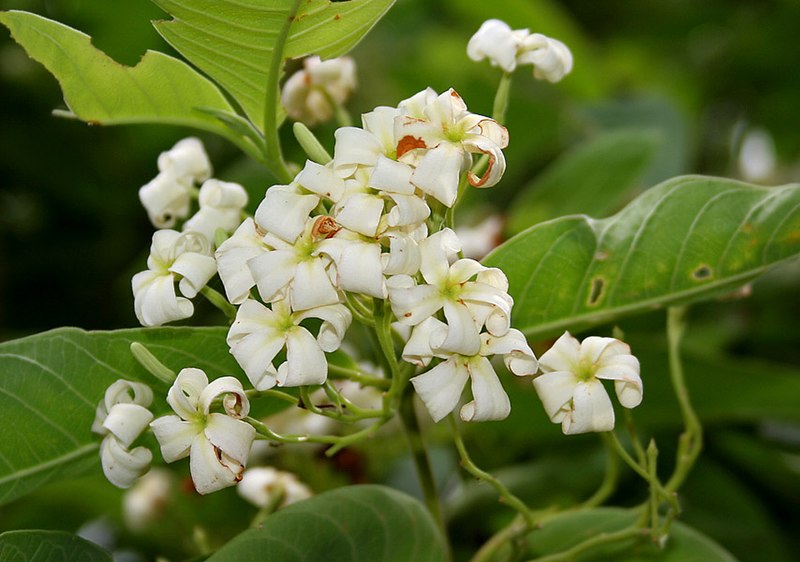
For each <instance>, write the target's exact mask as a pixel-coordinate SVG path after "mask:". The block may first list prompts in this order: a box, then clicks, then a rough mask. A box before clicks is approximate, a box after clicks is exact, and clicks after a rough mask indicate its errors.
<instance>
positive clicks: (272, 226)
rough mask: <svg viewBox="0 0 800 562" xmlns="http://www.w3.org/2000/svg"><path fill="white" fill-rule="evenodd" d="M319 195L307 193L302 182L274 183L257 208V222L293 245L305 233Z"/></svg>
mask: <svg viewBox="0 0 800 562" xmlns="http://www.w3.org/2000/svg"><path fill="white" fill-rule="evenodd" d="M318 204H319V196H317V195H314V194H311V193H304V192H303V191H302V189H301V188H300V186H299V185H297V184H296V183H293V184H291V185H273V186H272V187H270V188H269V189H268V190H267V193H266V194H265V195H264V200H263V201H262V202H261V204H260V205H259V206H258V209H256V215H255V218H256V223H258V225H259V226H260V227H261V228H263V229H264V230H266V231H267V232H269V233H270V234H273V235H275V236H277V237H278V238H280V239H282V240H283V241H285V242H288V243H289V244H292V243H294V241H295V240H297V237H298V236H300V234H302V232H303V229H304V228H305V226H306V223H307V222H308V217H309V215H310V214H311V211H313V210H314V208H315V207H316V206H317V205H318Z"/></svg>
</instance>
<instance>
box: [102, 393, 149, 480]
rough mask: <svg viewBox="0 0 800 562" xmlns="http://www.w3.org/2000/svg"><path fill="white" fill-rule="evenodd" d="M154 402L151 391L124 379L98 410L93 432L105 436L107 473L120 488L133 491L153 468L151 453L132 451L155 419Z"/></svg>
mask: <svg viewBox="0 0 800 562" xmlns="http://www.w3.org/2000/svg"><path fill="white" fill-rule="evenodd" d="M152 401H153V391H152V390H150V387H148V386H147V385H145V384H142V383H138V382H131V381H126V380H122V379H120V380H118V381H116V382H115V383H114V384H112V385H111V386H109V387H108V389H107V390H106V393H105V396H104V397H103V401H102V402H100V404H99V405H98V406H97V412H96V414H95V419H94V423H93V424H92V431H93V432H94V433H97V434H99V435H103V436H105V438H104V439H103V442H102V444H101V445H100V460H101V463H102V466H103V473H104V474H105V475H106V478H108V480H109V481H110V482H111V483H112V484H114V485H115V486H117V487H119V488H128V487H130V486H131V485H132V484H133V482H134V481H135V480H136V479H137V478H138V477H139V476H141V475H142V474H144V473H145V472H147V469H148V468H149V467H150V461H151V460H152V457H153V455H152V454H151V453H150V451H148V450H147V449H145V448H144V447H136V448H135V449H133V450H132V451H131V450H129V448H130V446H131V444H133V442H134V441H135V440H136V438H137V437H139V435H141V433H142V432H143V431H144V430H145V429H146V428H147V425H148V424H149V423H150V421H151V420H152V419H153V414H152V413H151V412H150V411H149V410H148V409H147V407H148V406H150V403H151V402H152Z"/></svg>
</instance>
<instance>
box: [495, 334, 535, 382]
mask: <svg viewBox="0 0 800 562" xmlns="http://www.w3.org/2000/svg"><path fill="white" fill-rule="evenodd" d="M481 342H482V345H481V355H484V356H488V355H502V356H503V361H504V362H505V364H506V368H507V369H508V370H509V371H511V372H512V373H514V374H515V375H517V376H525V375H534V374H536V371H538V370H539V362H538V361H536V356H535V355H534V354H533V350H532V349H531V348H530V346H529V345H528V342H527V341H526V340H525V336H524V335H523V334H522V332H520V331H519V330H515V329H513V328H512V329H510V330H509V331H508V332H507V333H506V334H505V335H504V336H501V337H495V336H492V335H491V334H486V333H484V334H481Z"/></svg>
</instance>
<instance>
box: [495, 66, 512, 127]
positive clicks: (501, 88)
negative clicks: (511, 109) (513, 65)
mask: <svg viewBox="0 0 800 562" xmlns="http://www.w3.org/2000/svg"><path fill="white" fill-rule="evenodd" d="M510 91H511V73H510V72H504V73H503V76H502V77H501V78H500V84H498V85H497V93H496V94H495V95H494V105H493V106H492V119H494V120H495V121H497V122H498V123H500V124H501V125H502V124H503V123H505V120H506V110H507V109H508V95H509V92H510Z"/></svg>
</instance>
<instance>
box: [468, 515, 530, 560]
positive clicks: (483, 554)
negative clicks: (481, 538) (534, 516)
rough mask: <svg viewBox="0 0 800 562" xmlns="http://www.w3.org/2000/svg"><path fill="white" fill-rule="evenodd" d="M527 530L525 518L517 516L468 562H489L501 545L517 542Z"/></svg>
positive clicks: (484, 544)
mask: <svg viewBox="0 0 800 562" xmlns="http://www.w3.org/2000/svg"><path fill="white" fill-rule="evenodd" d="M529 530H530V528H529V527H528V524H527V523H526V522H525V518H524V517H523V516H522V515H520V514H517V515H516V516H515V517H514V519H512V520H511V523H509V524H508V525H507V526H505V527H504V528H503V529H501V530H500V531H498V532H497V533H495V534H494V535H492V537H491V538H490V539H489V540H488V541H486V542H485V543H483V546H481V548H480V550H478V552H476V553H475V555H474V556H473V557H472V558H471V560H470V562H491V561H492V560H494V558H495V555H496V554H497V552H498V551H499V550H500V549H501V548H502V547H503V545H505V544H506V543H509V542H512V541H515V540H517V539H518V538H519V537H521V536H522V535H524V534H525V533H527V532H528V531H529Z"/></svg>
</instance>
